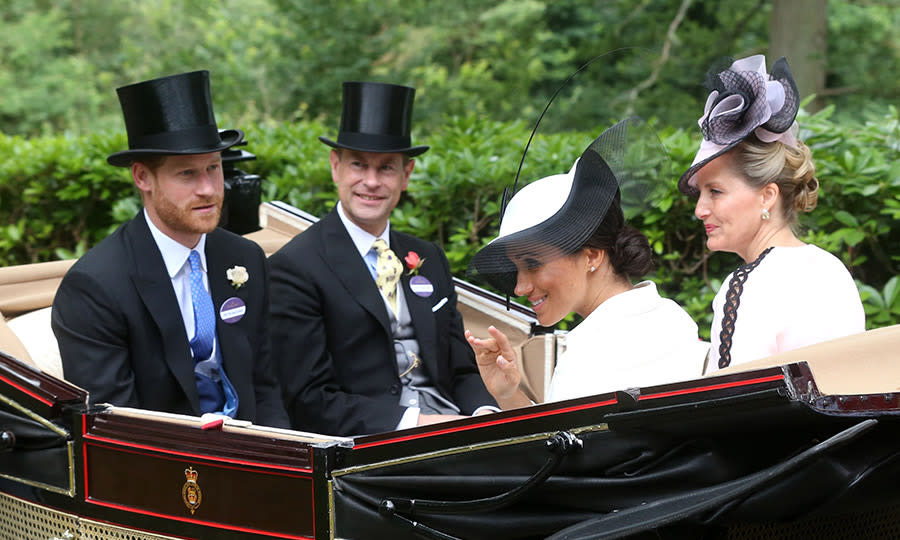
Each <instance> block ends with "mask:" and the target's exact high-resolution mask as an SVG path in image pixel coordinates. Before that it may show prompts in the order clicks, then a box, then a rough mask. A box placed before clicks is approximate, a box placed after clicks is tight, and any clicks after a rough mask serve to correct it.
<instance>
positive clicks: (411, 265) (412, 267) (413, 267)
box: [403, 251, 425, 276]
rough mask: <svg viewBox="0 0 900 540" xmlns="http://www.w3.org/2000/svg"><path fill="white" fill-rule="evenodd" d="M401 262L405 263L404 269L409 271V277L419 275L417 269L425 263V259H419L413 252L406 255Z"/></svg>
mask: <svg viewBox="0 0 900 540" xmlns="http://www.w3.org/2000/svg"><path fill="white" fill-rule="evenodd" d="M403 260H404V261H406V267H407V268H408V269H409V275H410V276H415V275H417V274H418V273H419V267H421V266H422V263H423V262H425V259H422V258H420V257H419V254H418V253H416V252H415V251H410V252H409V253H407V254H406V257H404V258H403Z"/></svg>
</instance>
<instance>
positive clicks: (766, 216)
mask: <svg viewBox="0 0 900 540" xmlns="http://www.w3.org/2000/svg"><path fill="white" fill-rule="evenodd" d="M770 217H772V215H771V214H769V209H768V208H763V209H762V219H763V221H769V218H770Z"/></svg>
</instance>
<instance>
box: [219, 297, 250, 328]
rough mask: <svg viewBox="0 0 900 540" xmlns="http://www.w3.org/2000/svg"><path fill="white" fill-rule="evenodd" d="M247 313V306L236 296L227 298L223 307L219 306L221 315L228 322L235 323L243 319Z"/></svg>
mask: <svg viewBox="0 0 900 540" xmlns="http://www.w3.org/2000/svg"><path fill="white" fill-rule="evenodd" d="M245 313H247V306H246V305H245V304H244V301H243V300H241V299H240V298H238V297H236V296H232V297H231V298H229V299H228V300H225V301H224V302H223V303H222V307H220V308H219V317H221V318H222V320H223V321H225V322H226V323H228V324H234V323H236V322H238V321H239V320H241V319H243V318H244V314H245Z"/></svg>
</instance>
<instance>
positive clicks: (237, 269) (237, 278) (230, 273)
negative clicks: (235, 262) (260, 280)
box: [225, 266, 250, 289]
mask: <svg viewBox="0 0 900 540" xmlns="http://www.w3.org/2000/svg"><path fill="white" fill-rule="evenodd" d="M225 277H227V278H228V279H229V280H230V281H231V285H232V286H233V287H234V288H235V289H240V288H241V287H242V286H243V285H244V284H245V283H247V280H248V279H250V274H249V273H247V269H246V268H244V267H243V266H233V267H231V268H229V269H228V270H226V271H225Z"/></svg>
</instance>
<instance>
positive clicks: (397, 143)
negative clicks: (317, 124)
mask: <svg viewBox="0 0 900 540" xmlns="http://www.w3.org/2000/svg"><path fill="white" fill-rule="evenodd" d="M415 94H416V90H415V89H414V88H410V87H408V86H401V85H397V84H387V83H375V82H345V83H344V97H343V110H342V112H341V130H340V131H339V132H338V136H337V141H332V140H331V139H329V138H327V137H324V136H320V137H319V140H320V141H322V142H323V143H325V144H327V145H328V146H331V147H333V148H347V149H350V150H357V151H360V152H380V153H387V152H397V153H400V154H406V155H407V156H410V157H413V156H417V155H419V154H422V153H423V152H425V151H426V150H428V146H411V142H410V136H409V132H410V126H411V124H412V108H413V99H414V97H415Z"/></svg>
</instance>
